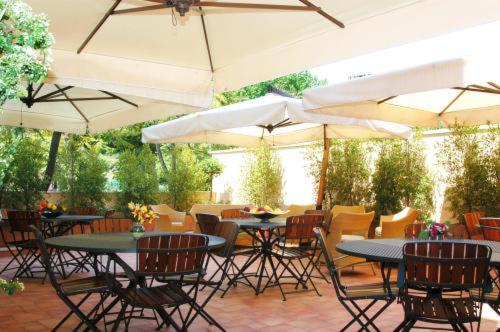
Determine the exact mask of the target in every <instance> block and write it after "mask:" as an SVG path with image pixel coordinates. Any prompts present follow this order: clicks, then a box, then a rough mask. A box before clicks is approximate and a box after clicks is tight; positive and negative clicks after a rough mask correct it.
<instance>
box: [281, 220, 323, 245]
mask: <svg viewBox="0 0 500 332" xmlns="http://www.w3.org/2000/svg"><path fill="white" fill-rule="evenodd" d="M316 227H323V215H320V214H302V215H297V216H290V217H288V218H286V229H285V238H286V240H304V241H309V240H310V239H312V238H314V237H315V234H314V232H313V229H314V228H316Z"/></svg>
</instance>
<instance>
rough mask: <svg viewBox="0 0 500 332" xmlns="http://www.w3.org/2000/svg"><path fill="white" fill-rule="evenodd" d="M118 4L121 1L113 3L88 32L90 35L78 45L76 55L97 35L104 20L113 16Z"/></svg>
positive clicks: (117, 0)
mask: <svg viewBox="0 0 500 332" xmlns="http://www.w3.org/2000/svg"><path fill="white" fill-rule="evenodd" d="M120 2H122V0H116V1H115V3H114V4H113V5H112V6H111V7H110V8H109V9H108V11H107V12H106V14H104V16H103V17H102V18H101V20H100V21H99V23H97V25H96V26H95V27H94V29H93V30H92V31H91V32H90V34H89V35H88V36H87V38H85V40H84V41H83V43H82V45H80V47H79V48H78V50H77V51H76V53H77V54H80V53H81V52H82V51H83V49H84V48H85V46H87V44H88V43H89V42H90V40H91V39H92V38H93V37H94V35H95V34H96V33H97V31H99V29H100V28H101V27H102V25H103V24H104V22H106V20H107V19H108V18H109V17H110V16H111V15H112V14H113V12H114V11H115V9H116V7H118V5H119V4H120Z"/></svg>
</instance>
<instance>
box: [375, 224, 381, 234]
mask: <svg viewBox="0 0 500 332" xmlns="http://www.w3.org/2000/svg"><path fill="white" fill-rule="evenodd" d="M375 235H376V236H382V226H377V227H375Z"/></svg>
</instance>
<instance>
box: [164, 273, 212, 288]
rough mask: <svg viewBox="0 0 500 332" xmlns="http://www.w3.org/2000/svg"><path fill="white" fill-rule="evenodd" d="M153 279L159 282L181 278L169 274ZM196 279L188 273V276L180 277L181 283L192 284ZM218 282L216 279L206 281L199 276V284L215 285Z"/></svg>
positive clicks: (178, 280) (174, 280) (177, 280)
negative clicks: (168, 275)
mask: <svg viewBox="0 0 500 332" xmlns="http://www.w3.org/2000/svg"><path fill="white" fill-rule="evenodd" d="M155 280H157V281H159V282H164V283H165V282H179V283H180V282H181V278H180V277H179V276H170V277H156V278H155ZM197 281H198V277H197V276H195V275H189V276H184V278H182V283H183V284H187V285H191V284H194V283H196V282H197ZM218 284H219V283H218V282H216V281H208V280H207V279H205V278H204V277H201V278H200V285H206V286H217V285H218Z"/></svg>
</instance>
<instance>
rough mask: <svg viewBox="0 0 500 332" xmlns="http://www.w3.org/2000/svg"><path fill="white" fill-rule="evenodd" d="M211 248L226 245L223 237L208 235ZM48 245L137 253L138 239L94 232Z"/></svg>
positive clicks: (98, 252)
mask: <svg viewBox="0 0 500 332" xmlns="http://www.w3.org/2000/svg"><path fill="white" fill-rule="evenodd" d="M166 234H177V233H165V232H147V233H145V235H166ZM206 236H207V237H208V248H209V249H210V250H213V249H217V248H220V247H222V246H224V244H225V243H226V240H225V239H224V238H222V237H218V236H211V235H206ZM45 243H46V244H47V246H49V247H52V248H56V249H60V250H76V251H86V252H89V253H92V254H95V255H103V254H116V253H135V252H136V243H137V240H136V239H135V238H134V237H133V236H132V234H131V233H92V234H76V235H64V236H57V237H53V238H50V239H47V240H45Z"/></svg>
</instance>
